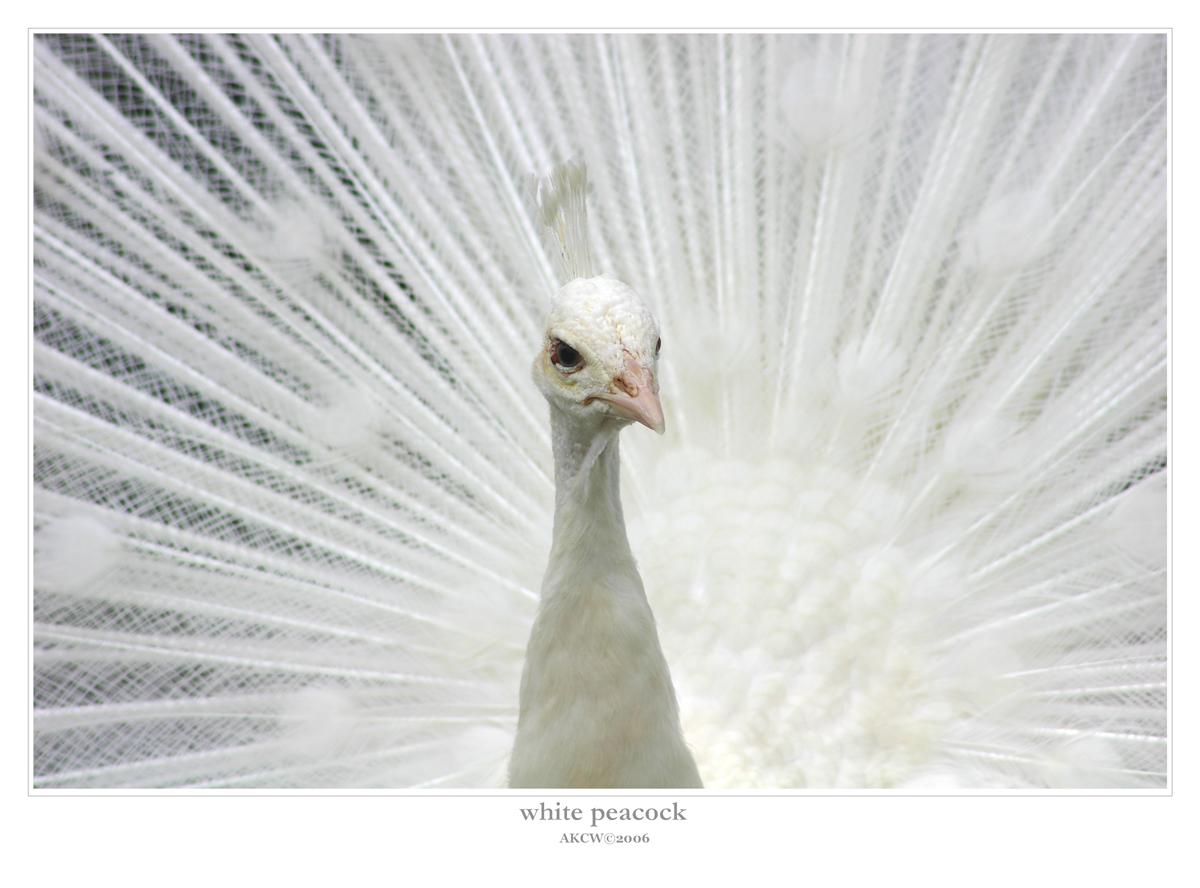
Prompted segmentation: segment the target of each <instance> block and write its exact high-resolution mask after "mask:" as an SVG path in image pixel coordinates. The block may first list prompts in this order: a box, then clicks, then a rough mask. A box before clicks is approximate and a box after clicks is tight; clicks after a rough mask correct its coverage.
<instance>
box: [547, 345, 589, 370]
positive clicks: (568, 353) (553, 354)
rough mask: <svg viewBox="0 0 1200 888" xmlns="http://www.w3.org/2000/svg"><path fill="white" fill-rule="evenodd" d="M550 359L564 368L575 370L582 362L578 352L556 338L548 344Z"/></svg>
mask: <svg viewBox="0 0 1200 888" xmlns="http://www.w3.org/2000/svg"><path fill="white" fill-rule="evenodd" d="M550 360H552V361H553V362H554V363H555V364H556V365H557V366H559V367H561V368H562V369H564V370H575V369H577V368H578V367H579V365H580V364H582V363H583V357H582V356H581V355H580V354H579V352H577V351H575V349H573V348H571V346H569V345H567V344H566V343H565V342H560V341H559V340H557V339H556V340H554V343H553V344H552V345H551V346H550Z"/></svg>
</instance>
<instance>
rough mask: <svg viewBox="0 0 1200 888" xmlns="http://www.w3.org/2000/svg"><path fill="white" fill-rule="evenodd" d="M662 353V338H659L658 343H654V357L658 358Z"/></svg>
mask: <svg viewBox="0 0 1200 888" xmlns="http://www.w3.org/2000/svg"><path fill="white" fill-rule="evenodd" d="M661 351H662V337H661V336H660V337H658V341H657V342H655V343H654V357H656V358H657V357H658V353H659V352H661Z"/></svg>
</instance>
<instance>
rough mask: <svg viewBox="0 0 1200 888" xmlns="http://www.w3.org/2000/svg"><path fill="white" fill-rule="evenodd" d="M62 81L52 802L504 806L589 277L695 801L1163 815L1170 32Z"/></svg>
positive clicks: (659, 49) (762, 40) (50, 146)
mask: <svg viewBox="0 0 1200 888" xmlns="http://www.w3.org/2000/svg"><path fill="white" fill-rule="evenodd" d="M33 70H34V120H35V128H36V137H35V140H34V150H35V168H34V176H35V204H34V208H35V243H34V259H35V261H34V284H35V294H34V295H35V301H34V332H35V349H34V379H33V401H34V421H35V426H34V430H35V461H34V480H35V484H36V498H35V518H34V520H35V527H36V529H37V531H38V535H37V538H36V546H37V553H36V554H37V559H36V563H35V578H34V579H35V593H34V619H35V626H34V664H35V673H34V701H35V702H34V705H35V709H34V726H35V739H34V754H33V762H34V765H33V767H34V775H35V776H34V782H35V786H37V787H88V786H105V787H112V786H200V785H203V786H305V787H308V786H429V787H448V786H498V785H502V784H503V781H504V778H505V774H506V773H507V771H508V767H509V761H508V756H509V750H510V748H511V745H512V740H513V737H514V734H515V729H516V724H517V719H518V686H519V684H520V673H521V668H522V667H521V664H522V662H523V660H524V658H525V656H526V652H527V651H526V648H527V640H528V639H529V638H530V629H531V626H532V625H533V621H534V618H535V613H536V611H537V607H538V600H539V591H538V590H539V589H540V588H541V581H542V576H543V573H542V572H543V568H544V567H545V565H546V564H547V563H550V561H551V537H552V532H553V513H554V507H555V479H554V468H553V455H554V447H555V442H554V440H553V436H552V434H551V432H550V431H549V425H548V423H547V420H546V412H545V408H544V407H543V402H542V399H541V397H540V396H539V392H538V390H537V388H536V387H535V386H534V385H531V384H530V380H529V371H528V367H529V361H530V359H531V358H532V357H533V356H534V355H535V354H537V353H538V350H539V348H541V347H542V345H543V344H544V336H545V330H546V328H545V325H544V322H545V318H546V304H547V300H548V299H549V298H550V295H551V294H552V293H553V292H555V291H556V290H557V288H558V286H559V284H560V283H561V282H562V281H561V279H560V277H561V275H560V274H559V273H556V272H555V270H554V267H555V263H556V262H564V261H565V265H564V268H563V269H562V270H561V272H562V274H563V275H565V276H566V278H567V279H571V278H575V277H582V278H584V279H590V278H592V271H593V268H594V269H595V270H604V271H606V272H610V273H611V274H612V275H614V276H615V278H616V279H619V280H620V281H623V282H625V284H628V286H629V287H630V288H632V290H633V291H636V292H637V293H639V294H640V295H641V297H642V298H643V299H644V300H645V302H646V304H647V305H648V306H649V308H650V310H651V312H652V313H653V315H654V317H655V318H656V319H657V322H658V323H659V324H660V325H661V334H662V340H663V350H662V359H661V362H660V363H659V364H658V365H657V379H658V383H659V385H660V395H661V400H662V406H663V409H664V411H665V425H666V430H667V431H666V434H665V435H663V436H661V437H660V436H656V435H652V434H649V433H648V432H646V431H645V430H644V429H640V428H634V429H632V430H630V431H627V432H625V433H624V435H623V436H622V437H623V441H622V444H623V447H622V450H623V462H622V466H621V473H620V474H621V482H620V483H621V489H620V498H621V502H622V503H623V509H624V516H625V519H626V523H627V528H628V540H629V546H630V550H631V558H636V560H637V566H638V571H639V572H640V574H641V578H642V583H643V584H644V588H645V595H646V599H647V602H648V608H653V613H654V615H655V616H656V617H657V620H658V629H657V632H658V636H659V638H660V639H661V647H662V654H661V659H664V660H665V662H667V663H669V664H670V674H671V678H672V679H673V681H674V684H675V687H676V690H677V696H678V702H679V709H680V716H681V724H682V731H683V734H684V736H686V738H687V742H688V744H689V745H690V748H691V750H692V752H693V753H694V755H695V759H696V763H697V765H698V767H699V772H700V776H701V777H702V778H703V781H704V784H705V785H706V786H709V787H750V786H768V787H804V786H807V787H815V786H897V785H909V786H931V787H936V786H947V785H951V786H976V787H1012V786H1018V787H1028V786H1033V787H1081V786H1084V787H1160V786H1163V785H1165V784H1166V781H1167V778H1168V775H1167V761H1168V757H1167V744H1168V737H1167V716H1166V674H1167V668H1166V666H1167V664H1166V651H1167V646H1166V625H1167V622H1166V609H1167V593H1166V569H1167V567H1166V557H1165V554H1166V545H1165V535H1166V529H1165V528H1166V524H1165V516H1166V503H1167V497H1168V488H1167V483H1166V472H1165V466H1166V454H1167V446H1166V429H1167V400H1166V373H1167V324H1166V305H1167V297H1166V293H1167V286H1166V284H1167V271H1168V265H1167V247H1166V244H1167V239H1166V232H1167V215H1166V180H1167V169H1168V168H1167V160H1166V158H1167V151H1166V132H1167V121H1168V118H1167V113H1166V111H1167V78H1168V73H1167V72H1168V66H1167V63H1166V42H1165V38H1164V37H1163V36H1162V35H1154V34H1119V35H1108V34H1072V35H1055V34H1037V35H1017V34H1003V35H988V34H970V35H888V36H885V35H866V36H845V35H835V34H823V35H817V36H806V35H778V36H758V35H732V36H730V35H684V36H662V35H618V36H608V35H578V36H570V37H567V36H555V35H518V36H498V35H497V36H491V35H452V36H437V35H408V36H397V37H372V38H369V39H364V38H359V37H355V36H322V35H308V34H294V35H284V36H273V35H265V34H256V35H249V36H245V37H226V36H220V35H201V36H194V35H168V34H154V35H128V34H118V35H109V36H88V35H82V34H70V35H52V34H40V35H37V36H36V38H35V41H34V53H33ZM575 156H582V157H583V158H584V159H586V161H587V175H588V177H589V179H590V180H591V182H592V184H593V185H594V188H593V193H592V194H591V197H590V198H589V202H590V219H589V220H588V226H590V232H589V231H588V230H587V226H585V225H584V224H583V216H582V214H581V213H579V212H578V207H575V206H574V205H571V204H560V205H557V206H555V205H553V204H552V202H550V201H543V208H542V210H538V209H536V208H531V207H530V205H529V201H528V200H527V193H526V183H527V181H528V177H529V176H530V174H545V173H546V172H547V171H549V170H550V169H551V168H552V167H553V166H554V165H555V163H557V162H558V161H559V160H561V159H562V158H566V157H575ZM579 175H580V177H582V170H580V173H579ZM579 181H580V182H582V178H580V180H579ZM577 192H578V193H580V194H582V190H581V189H575V190H572V191H571V193H572V194H574V193H577ZM547 196H548V195H547V193H546V192H545V191H543V197H544V198H545V197H547ZM550 210H553V211H552V212H549V217H550V218H549V220H547V219H546V218H544V215H545V214H546V213H547V212H548V211H550ZM547 221H550V227H551V228H552V229H553V230H554V232H555V235H554V236H555V239H556V241H555V242H556V243H557V244H558V247H556V248H555V249H549V250H548V249H546V247H545V246H544V244H543V243H542V240H541V238H542V235H543V229H544V228H545V227H546V225H545V223H546V222H547ZM585 248H586V251H585ZM598 452H599V451H598ZM612 455H613V456H614V457H615V450H614V451H613V454H612ZM610 493H612V494H613V495H615V490H612V491H610ZM610 542H611V541H610ZM577 554H578V553H577ZM580 557H582V556H580ZM630 563H632V562H630ZM648 613H649V610H648V609H647V611H646V612H645V613H643V614H642V617H641V618H644V617H645V615H646V614H648ZM646 637H648V636H646ZM535 641H536V638H535ZM642 650H643V652H645V651H647V650H648V648H646V647H645V646H643V648H642ZM596 653H597V651H596V650H595V649H593V650H591V651H590V652H589V654H588V656H591V657H594V656H595V655H596ZM646 656H647V657H648V662H649V661H653V663H657V662H658V660H657V659H655V658H654V657H653V656H650V654H648V653H647V654H646ZM653 663H652V667H653V668H651V670H650V671H651V672H653V669H654V668H657V667H656V666H653ZM604 675H606V673H603V672H602V671H600V670H597V671H596V675H595V684H596V687H597V688H599V687H600V686H602V685H603V684H604V682H605V681H606V680H608V679H605V678H603V677H602V676H604ZM609 679H611V675H610V676H609ZM614 717H615V716H614ZM602 727H603V725H602ZM561 739H562V741H563V742H564V743H568V742H570V741H571V740H573V739H574V740H578V737H577V735H576V734H574V733H572V732H568V733H567V734H565V735H564V736H563V737H562V738H561Z"/></svg>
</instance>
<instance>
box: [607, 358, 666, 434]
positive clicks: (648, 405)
mask: <svg viewBox="0 0 1200 888" xmlns="http://www.w3.org/2000/svg"><path fill="white" fill-rule="evenodd" d="M613 386H614V387H615V388H616V391H614V392H607V393H605V394H603V395H596V397H597V398H599V399H600V400H602V401H606V402H607V403H609V404H611V405H612V408H613V409H614V410H616V411H617V413H619V414H620V415H621V416H623V417H625V418H626V419H632V420H633V421H634V422H640V423H641V424H642V425H644V426H646V427H647V428H649V429H653V430H654V431H656V432H658V433H659V434H660V435H661V434H662V433H663V432H665V431H666V430H667V421H666V419H665V418H664V417H663V409H662V403H661V402H660V401H659V400H658V392H657V391H656V389H657V388H658V386H656V385H655V384H654V376H653V375H652V374H651V373H650V371H649V370H648V369H647V368H646V367H644V366H642V365H641V364H640V363H637V362H636V361H630V362H629V363H627V364H626V365H625V369H624V371H623V372H622V373H620V374H619V375H618V376H617V377H616V378H615V379H614V380H613Z"/></svg>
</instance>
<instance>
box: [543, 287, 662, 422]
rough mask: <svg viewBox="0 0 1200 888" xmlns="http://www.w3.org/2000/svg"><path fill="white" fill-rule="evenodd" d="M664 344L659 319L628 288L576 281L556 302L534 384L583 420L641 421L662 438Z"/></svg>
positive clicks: (563, 408) (551, 309)
mask: <svg viewBox="0 0 1200 888" xmlns="http://www.w3.org/2000/svg"><path fill="white" fill-rule="evenodd" d="M661 347H662V339H661V337H660V335H659V329H658V322H657V321H656V320H655V319H654V315H652V314H650V309H648V308H647V307H646V304H645V303H644V302H643V301H642V300H641V297H639V296H638V295H637V293H635V292H634V291H633V290H632V289H631V288H630V287H628V286H627V285H626V284H623V283H622V282H621V281H619V280H617V279H616V278H615V277H613V276H612V275H610V274H603V275H600V276H599V277H593V278H587V279H583V278H576V279H575V280H573V281H571V282H570V283H569V284H567V285H566V286H565V287H563V288H562V289H561V290H559V291H558V293H557V294H555V296H554V298H553V299H552V300H551V303H550V320H549V322H548V323H547V324H546V340H545V345H544V347H543V348H542V351H541V353H540V354H539V355H538V357H537V360H536V361H534V365H533V379H534V382H536V383H537V385H538V388H540V389H541V390H542V394H544V395H545V396H546V399H547V400H548V401H550V402H551V403H552V404H554V405H557V406H558V407H559V408H560V409H562V410H563V411H565V412H566V413H567V414H568V415H569V416H572V417H575V418H576V419H578V420H580V421H581V422H586V423H595V422H597V421H601V420H612V421H616V422H619V423H621V424H625V423H629V422H640V423H641V424H642V425H644V426H647V427H648V428H651V429H654V431H656V432H658V433H659V434H660V435H661V434H662V433H663V432H664V431H665V430H666V423H665V421H664V419H663V410H662V404H660V403H659V400H658V353H659V350H660V348H661Z"/></svg>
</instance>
